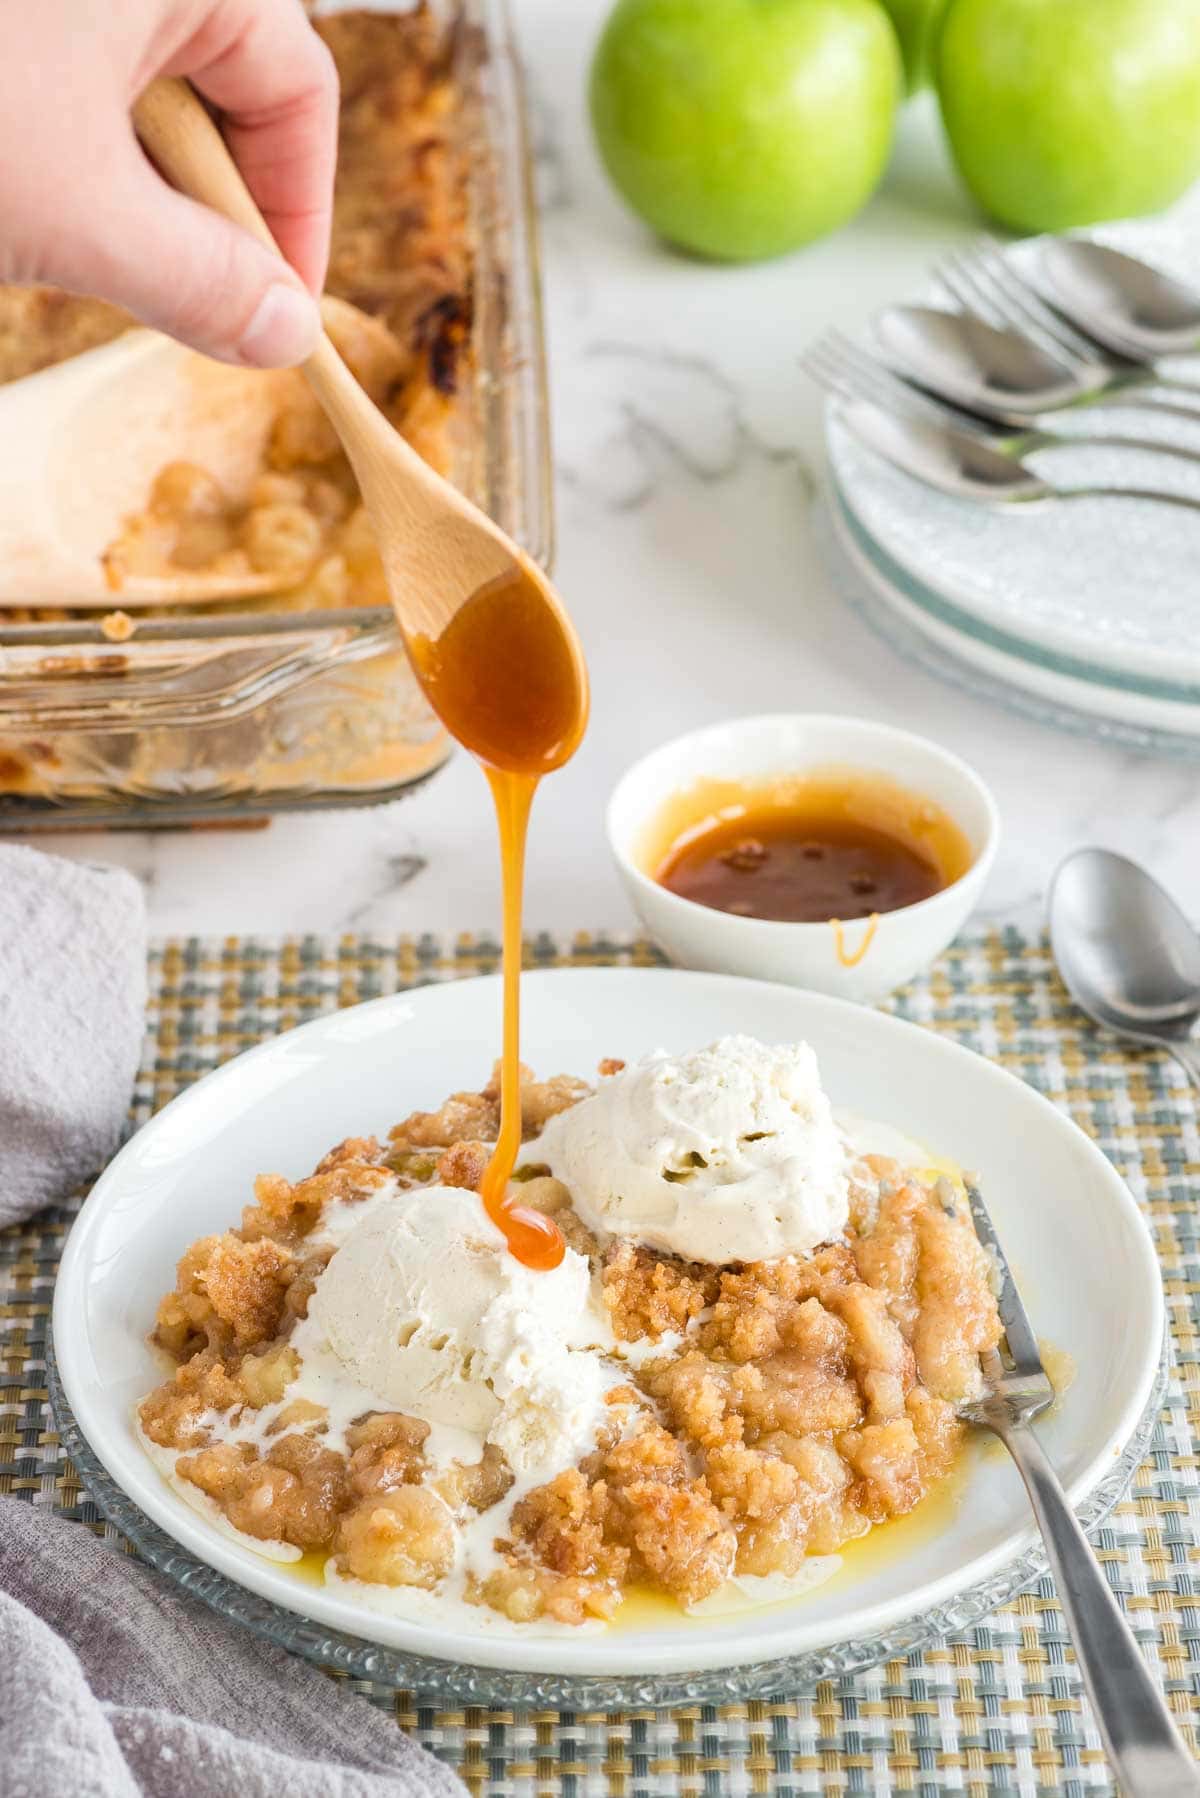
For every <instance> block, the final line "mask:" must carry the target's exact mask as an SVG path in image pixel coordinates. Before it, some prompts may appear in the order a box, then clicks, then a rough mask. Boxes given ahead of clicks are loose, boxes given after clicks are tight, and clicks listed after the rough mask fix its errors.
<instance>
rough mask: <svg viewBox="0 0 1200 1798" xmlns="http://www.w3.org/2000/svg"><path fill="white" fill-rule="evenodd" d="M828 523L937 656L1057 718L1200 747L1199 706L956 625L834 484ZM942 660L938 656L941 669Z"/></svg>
mask: <svg viewBox="0 0 1200 1798" xmlns="http://www.w3.org/2000/svg"><path fill="white" fill-rule="evenodd" d="M828 517H829V520H830V523H831V528H832V530H833V533H834V537H835V539H836V543H837V546H838V549H839V550H840V552H841V553H842V555H843V556H845V558H846V560H847V561H848V562H849V564H850V565H851V566H852V568H853V569H854V572H855V573H856V574H857V576H858V577H859V579H860V580H861V581H863V582H865V583H866V585H867V586H868V587H869V588H870V591H871V593H872V595H873V596H874V598H875V599H876V601H877V602H878V603H879V604H880V605H882V606H885V607H886V608H887V610H888V611H889V612H891V613H892V614H893V615H894V616H895V617H896V618H898V619H899V620H900V621H901V622H902V624H903V625H904V626H906V627H907V629H908V630H909V631H912V632H915V633H916V634H917V635H918V636H919V637H921V638H922V639H923V640H924V641H925V642H926V643H928V644H929V645H931V646H932V647H933V649H934V650H935V652H944V655H948V656H950V657H952V658H958V659H960V660H961V661H963V662H966V663H967V664H968V665H969V666H970V667H971V668H972V669H977V670H978V671H979V673H980V674H982V675H984V676H985V677H986V679H987V681H988V682H989V683H990V682H996V683H999V685H1000V686H1001V687H1002V688H1005V687H1008V688H1012V687H1015V688H1016V689H1017V690H1018V691H1019V692H1023V693H1027V694H1029V695H1030V696H1031V697H1032V698H1033V699H1034V700H1035V701H1038V702H1039V703H1040V704H1041V705H1042V706H1043V707H1044V708H1046V709H1047V710H1048V711H1050V712H1051V713H1062V712H1067V713H1082V714H1083V715H1084V716H1085V717H1086V718H1089V719H1093V720H1095V721H1096V723H1097V724H1098V725H1101V724H1118V725H1124V726H1127V727H1128V728H1129V729H1130V730H1131V731H1134V732H1144V733H1147V735H1149V736H1151V737H1153V738H1155V739H1161V738H1167V737H1169V738H1172V739H1182V740H1184V741H1185V742H1186V741H1188V740H1190V741H1191V742H1192V743H1193V744H1194V745H1195V746H1196V748H1197V749H1200V704H1198V703H1197V702H1196V701H1183V700H1177V699H1163V698H1159V697H1157V696H1156V695H1154V694H1149V693H1146V692H1143V691H1142V690H1141V689H1140V688H1139V687H1137V686H1131V685H1123V684H1121V683H1120V682H1118V680H1117V679H1116V677H1115V676H1109V677H1107V678H1104V677H1101V678H1093V679H1081V678H1078V677H1077V676H1074V675H1070V674H1064V673H1063V672H1062V671H1061V670H1060V669H1058V668H1055V667H1054V666H1052V665H1050V663H1049V661H1048V660H1045V659H1043V660H1039V659H1038V652H1037V651H1036V650H1035V649H1033V648H1032V647H1028V648H1027V649H1026V651H1025V653H1023V654H1010V653H1008V652H1007V651H1006V650H1004V649H1000V648H997V647H996V646H994V645H993V644H992V643H990V642H987V641H985V640H983V638H982V637H981V636H979V635H978V634H976V633H977V632H978V631H979V630H982V629H985V628H986V627H983V626H979V625H977V624H972V623H971V621H970V620H966V621H965V626H964V627H961V628H960V627H959V626H958V625H957V624H956V623H955V622H954V621H953V619H954V608H953V607H949V606H947V605H946V603H945V601H944V600H943V599H942V598H941V596H940V595H938V594H937V593H935V592H933V591H932V590H931V589H930V588H928V587H926V586H924V585H923V584H922V583H921V582H919V581H918V580H917V578H916V576H915V575H911V574H908V573H907V572H906V571H905V570H904V569H902V568H900V567H898V565H897V564H895V563H894V562H891V560H890V558H889V557H888V556H887V555H886V553H885V552H883V551H882V550H880V548H879V546H878V545H877V544H874V543H873V542H872V540H871V537H870V534H869V532H868V531H867V529H866V526H865V525H864V524H863V523H862V520H861V519H859V518H857V517H856V516H855V513H854V509H853V507H852V506H851V504H850V502H849V500H848V499H847V498H846V496H845V495H844V494H840V493H838V492H837V490H836V485H835V489H834V493H833V495H832V497H831V501H830V504H829V507H828ZM944 655H943V654H940V653H939V654H937V655H936V657H935V659H936V661H937V662H938V663H941V664H943V665H944Z"/></svg>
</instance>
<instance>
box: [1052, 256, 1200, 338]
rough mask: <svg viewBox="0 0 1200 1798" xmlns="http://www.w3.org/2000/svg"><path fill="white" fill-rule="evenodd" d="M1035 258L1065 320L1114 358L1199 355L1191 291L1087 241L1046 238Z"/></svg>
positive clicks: (1199, 307) (1199, 322) (1196, 303)
mask: <svg viewBox="0 0 1200 1798" xmlns="http://www.w3.org/2000/svg"><path fill="white" fill-rule="evenodd" d="M1038 258H1039V261H1040V262H1041V264H1042V267H1043V268H1044V269H1045V271H1046V273H1047V274H1048V275H1049V277H1050V280H1051V283H1052V284H1053V287H1054V292H1055V294H1056V296H1057V298H1058V301H1059V304H1060V306H1061V309H1062V310H1063V312H1064V313H1066V315H1067V317H1068V318H1070V319H1071V320H1073V321H1074V323H1075V324H1077V325H1080V326H1082V328H1083V329H1084V330H1085V331H1086V332H1087V333H1088V335H1089V336H1090V337H1094V338H1095V339H1096V340H1097V342H1099V343H1102V344H1103V345H1104V347H1105V348H1106V349H1109V350H1112V351H1114V352H1115V353H1116V354H1117V355H1118V356H1128V357H1129V358H1131V359H1132V360H1133V361H1135V362H1150V361H1153V359H1154V358H1155V357H1156V356H1186V355H1191V354H1195V353H1196V352H1197V351H1200V293H1197V291H1196V290H1195V288H1192V287H1188V286H1186V285H1185V284H1184V283H1183V282H1182V281H1177V280H1176V279H1175V278H1174V276H1172V275H1166V274H1164V273H1163V271H1162V270H1161V269H1157V268H1152V267H1151V266H1150V264H1149V263H1148V262H1142V261H1141V260H1140V259H1139V258H1138V257H1136V256H1126V255H1125V254H1124V253H1123V252H1122V251H1121V250H1114V249H1112V248H1110V246H1109V245H1108V244H1103V243H1095V242H1093V240H1092V239H1091V238H1089V237H1051V238H1047V239H1046V240H1045V242H1044V243H1041V244H1040V245H1039V246H1038Z"/></svg>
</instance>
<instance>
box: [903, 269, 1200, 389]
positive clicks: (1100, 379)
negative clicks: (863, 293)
mask: <svg viewBox="0 0 1200 1798" xmlns="http://www.w3.org/2000/svg"><path fill="white" fill-rule="evenodd" d="M933 272H934V277H935V279H936V280H937V281H938V282H939V283H940V285H941V286H942V287H943V288H944V289H945V290H946V292H947V293H948V294H949V296H950V298H951V299H952V300H953V301H954V302H955V304H956V305H958V306H960V307H961V308H962V310H963V311H964V312H973V313H974V314H975V316H976V318H981V319H982V320H983V321H984V323H985V324H988V325H993V326H995V327H996V328H997V329H1001V330H1002V329H1005V328H1008V329H1011V330H1015V331H1019V332H1020V333H1021V335H1022V336H1023V337H1026V338H1028V340H1029V341H1030V343H1033V344H1036V345H1037V347H1038V348H1039V349H1043V350H1045V351H1046V352H1047V353H1048V354H1050V355H1052V356H1055V357H1057V358H1059V359H1060V360H1065V361H1066V362H1067V363H1068V364H1069V365H1070V366H1071V367H1072V369H1073V370H1074V372H1075V374H1076V376H1077V377H1078V379H1079V383H1080V387H1081V389H1086V390H1088V391H1090V393H1091V395H1092V396H1093V397H1095V396H1098V395H1100V394H1103V396H1104V398H1105V399H1108V398H1110V397H1111V396H1113V395H1116V394H1121V393H1127V392H1131V391H1133V390H1135V389H1139V388H1160V389H1162V390H1164V391H1165V392H1167V393H1176V394H1190V395H1191V396H1192V398H1193V399H1195V398H1197V397H1200V387H1198V386H1197V384H1196V383H1195V382H1194V381H1185V380H1180V379H1178V378H1177V377H1174V376H1171V375H1168V374H1163V373H1162V372H1161V371H1160V370H1159V369H1157V368H1155V366H1154V364H1153V363H1147V362H1146V361H1145V360H1144V359H1143V360H1141V361H1135V360H1134V359H1133V358H1132V357H1127V356H1122V355H1119V354H1117V353H1116V352H1115V351H1114V350H1112V349H1110V348H1108V347H1107V346H1105V345H1103V344H1101V343H1099V342H1097V340H1096V339H1095V338H1094V337H1090V336H1088V334H1087V333H1086V331H1084V330H1083V329H1081V328H1080V327H1079V326H1077V325H1075V324H1072V323H1071V322H1070V320H1069V319H1068V318H1067V317H1066V316H1065V314H1064V313H1063V312H1062V311H1061V310H1060V309H1059V308H1058V307H1057V306H1053V305H1051V303H1050V302H1049V300H1047V299H1046V298H1045V296H1044V294H1043V293H1042V292H1041V290H1040V288H1038V287H1037V286H1035V284H1034V282H1033V281H1031V280H1030V279H1029V277H1028V276H1027V275H1026V274H1025V273H1024V271H1023V270H1021V269H1020V268H1018V266H1017V264H1016V263H1015V262H1014V260H1013V258H1012V257H1011V256H1009V255H1007V254H1006V252H1005V248H1004V245H1003V244H1001V243H998V242H997V241H996V239H995V238H994V237H988V236H983V237H981V238H979V239H978V240H977V241H976V242H975V243H973V244H970V245H968V246H967V247H966V248H965V249H961V250H956V251H952V252H951V253H950V254H949V255H948V256H945V257H943V258H942V260H941V261H940V262H939V263H937V264H936V265H935V267H934V271H933ZM1147 397H1148V396H1147ZM1166 409H1168V410H1169V409H1170V408H1169V406H1168V407H1167V408H1166Z"/></svg>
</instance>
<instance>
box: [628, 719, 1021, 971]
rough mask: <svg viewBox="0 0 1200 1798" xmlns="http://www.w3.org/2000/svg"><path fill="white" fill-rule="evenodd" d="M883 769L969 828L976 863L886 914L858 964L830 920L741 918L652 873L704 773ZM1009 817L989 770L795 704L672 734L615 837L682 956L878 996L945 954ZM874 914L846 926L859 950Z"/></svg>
mask: <svg viewBox="0 0 1200 1798" xmlns="http://www.w3.org/2000/svg"><path fill="white" fill-rule="evenodd" d="M834 767H836V768H839V769H841V768H847V769H853V770H854V771H855V772H860V773H874V774H881V775H883V776H885V777H886V778H887V779H889V780H892V781H895V782H897V783H898V784H899V785H900V786H902V787H906V788H908V789H909V790H910V791H911V792H914V793H917V794H919V795H920V796H921V797H922V798H924V799H930V800H932V801H933V803H934V804H935V805H938V806H940V807H941V808H942V810H943V811H944V812H946V813H947V814H948V815H949V816H950V817H951V818H952V819H953V820H954V822H955V823H956V824H957V825H958V827H959V829H960V830H961V831H962V832H963V835H964V836H965V837H966V839H967V843H968V845H969V846H970V850H971V865H970V867H969V868H968V869H967V871H966V873H965V874H963V875H962V876H961V877H960V878H959V879H958V880H956V881H954V882H953V884H952V885H950V886H948V887H945V888H943V890H942V891H941V892H940V893H935V894H934V895H933V896H932V898H929V899H922V900H920V901H919V903H917V904H916V905H906V906H903V907H902V908H901V909H900V910H899V911H890V912H883V913H882V914H881V915H880V918H879V921H878V925H877V927H876V930H875V934H874V937H873V938H872V940H871V942H870V945H869V947H868V948H867V950H866V953H865V954H864V955H863V957H862V959H861V961H858V962H857V964H856V965H855V966H852V967H848V966H846V965H845V964H844V962H843V961H842V960H841V959H840V957H839V954H838V937H837V933H836V931H835V929H834V928H833V926H832V925H830V924H786V923H778V922H775V921H772V920H768V919H764V918H742V917H736V916H734V915H733V914H732V913H730V912H722V911H715V910H713V909H712V908H711V907H709V906H706V905H697V904H696V903H695V902H694V901H693V900H691V899H681V898H680V897H679V895H678V894H677V893H671V892H668V891H667V889H666V888H665V887H662V886H660V885H659V884H658V882H657V881H656V880H654V879H652V878H651V876H650V875H649V874H648V873H647V871H646V869H645V866H644V865H643V862H642V860H641V859H640V857H641V856H642V854H643V853H644V847H645V842H646V839H647V838H648V836H649V834H650V832H651V830H652V828H653V826H654V823H655V821H656V819H657V818H658V816H659V814H660V813H661V810H662V808H663V806H664V805H665V804H666V803H667V801H668V800H669V799H671V798H672V797H673V796H674V795H675V794H677V793H679V792H681V791H683V790H685V789H686V788H687V787H689V786H690V785H692V783H693V782H695V781H698V780H703V779H706V778H707V779H716V780H722V779H724V780H729V779H732V780H739V779H751V780H754V779H769V778H770V776H772V775H796V774H804V773H808V772H810V771H812V772H815V771H816V770H818V769H824V768H834ZM999 836H1000V819H999V816H998V814H997V811H996V806H995V802H994V801H993V799H992V796H991V794H990V793H989V792H988V789H987V788H986V787H985V786H984V784H983V782H982V781H981V780H980V778H979V776H978V775H977V774H975V773H974V772H973V771H972V770H971V769H970V768H968V767H967V765H966V763H965V762H963V761H960V760H959V758H958V757H957V756H956V755H951V754H950V753H949V751H948V750H945V749H940V748H939V747H938V745H937V744H936V743H931V742H929V741H928V739H927V738H925V737H918V736H914V735H913V733H912V732H911V731H907V730H897V729H896V728H895V727H894V726H892V725H889V724H872V723H871V722H870V721H869V720H867V719H863V718H839V717H833V716H826V715H823V714H821V713H815V712H814V713H804V712H797V713H785V714H781V715H779V716H776V717H765V718H740V719H735V720H733V721H732V722H730V723H728V724H716V725H712V726H711V727H710V728H708V729H707V730H698V731H693V732H692V733H691V734H690V735H688V736H686V737H677V738H676V739H675V740H674V741H673V742H670V743H664V744H663V746H662V748H661V749H656V750H654V751H652V752H651V754H650V755H648V756H645V757H643V759H642V760H641V761H640V762H635V763H634V765H633V767H632V768H630V769H629V770H628V771H627V773H626V774H625V775H624V776H623V777H622V779H621V780H620V782H619V783H618V785H617V788H616V791H615V792H614V793H613V796H612V799H611V800H610V801H609V807H608V840H609V844H610V846H611V848H612V852H613V855H614V856H615V858H616V862H617V867H618V869H619V870H620V873H621V877H622V879H623V880H624V882H625V887H626V890H627V891H628V893H629V897H630V899H631V901H632V903H633V907H634V910H635V911H636V912H637V914H638V917H639V918H640V919H641V921H642V923H643V924H644V925H645V927H646V929H647V931H648V932H649V933H650V935H651V937H652V938H653V939H654V941H655V942H656V943H658V944H659V946H660V947H661V948H662V949H663V950H664V951H665V952H666V954H667V955H668V956H669V957H670V959H671V960H672V961H673V962H678V963H680V964H682V965H683V966H684V967H688V968H703V969H706V970H708V971H710V972H715V973H724V974H748V975H751V976H753V977H755V978H757V979H760V980H779V981H783V982H785V983H786V984H787V985H789V986H803V987H808V988H810V989H811V990H812V991H814V992H819V993H833V994H836V995H838V996H839V997H841V998H844V999H857V1000H859V1001H861V1002H863V1003H867V1004H870V1003H873V1002H874V1001H875V1000H877V999H881V998H883V996H884V995H885V993H890V992H891V991H892V990H893V989H894V988H895V987H898V986H902V985H903V984H904V982H905V981H906V980H910V979H911V978H912V976H913V975H914V974H916V973H918V972H919V971H920V970H921V969H922V968H924V967H926V966H928V964H929V963H930V962H931V961H932V960H933V959H934V957H935V956H937V955H940V954H941V952H942V950H943V949H945V948H946V947H947V945H948V944H949V943H951V942H953V940H954V938H955V937H956V936H957V935H958V932H959V931H960V930H961V929H962V926H963V924H964V923H965V922H966V919H967V917H968V915H969V914H970V912H971V910H972V909H973V907H974V905H975V902H976V900H977V899H978V897H979V893H980V890H981V888H982V887H983V883H984V881H985V880H986V879H987V876H988V871H989V869H990V868H991V865H992V861H993V858H994V857H995V853H996V844H997V842H998V840H999ZM866 929H867V925H866V923H865V921H864V922H859V921H855V922H853V923H850V924H847V925H846V926H845V929H844V946H845V954H846V956H847V958H852V957H853V956H854V954H855V951H856V950H857V948H858V947H859V945H860V944H861V942H862V932H863V931H864V930H866Z"/></svg>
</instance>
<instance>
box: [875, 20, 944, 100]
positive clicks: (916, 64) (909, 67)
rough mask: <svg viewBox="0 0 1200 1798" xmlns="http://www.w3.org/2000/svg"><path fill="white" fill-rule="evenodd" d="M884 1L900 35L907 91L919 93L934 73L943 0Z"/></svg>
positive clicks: (897, 34)
mask: <svg viewBox="0 0 1200 1798" xmlns="http://www.w3.org/2000/svg"><path fill="white" fill-rule="evenodd" d="M883 5H884V7H885V9H886V11H887V15H888V17H889V18H890V19H891V21H892V24H893V25H894V26H895V27H896V36H897V37H898V38H899V39H900V49H901V52H902V53H903V56H904V76H905V80H906V81H907V83H908V91H909V93H910V94H915V93H918V92H919V91H920V90H921V88H923V87H928V85H929V82H930V79H931V77H932V74H933V40H934V33H935V31H936V30H937V27H938V25H939V23H940V22H941V17H942V14H943V13H944V12H945V10H946V0H883Z"/></svg>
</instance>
